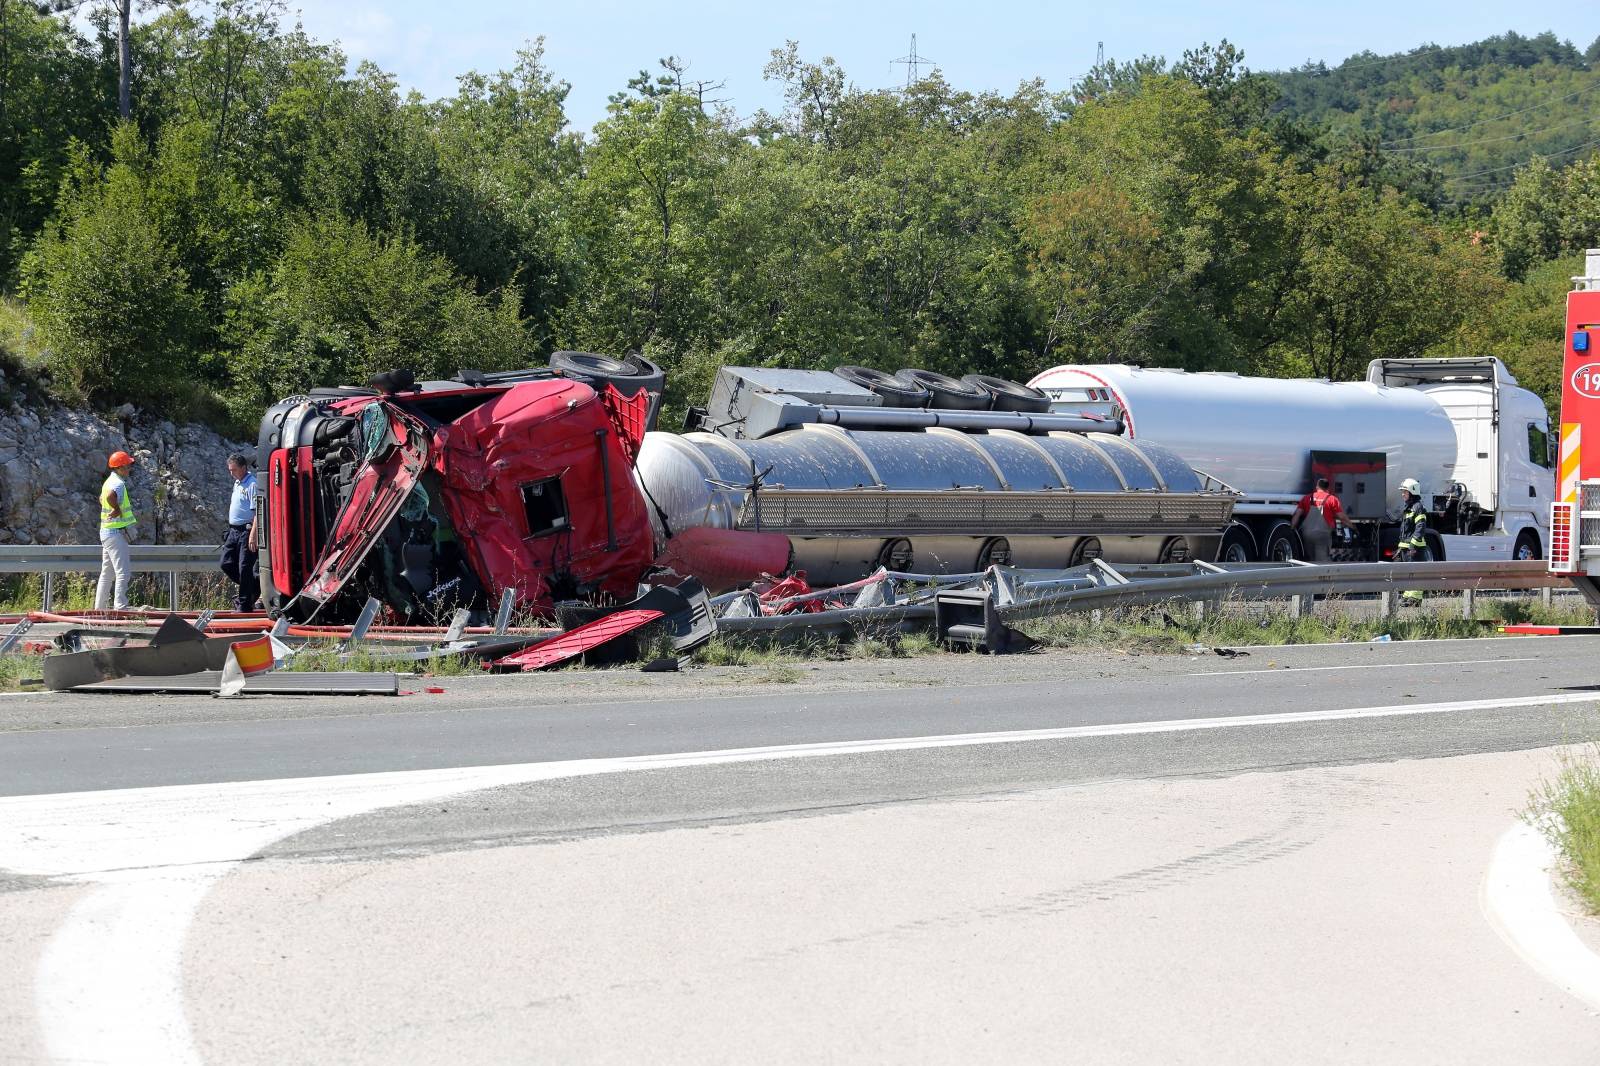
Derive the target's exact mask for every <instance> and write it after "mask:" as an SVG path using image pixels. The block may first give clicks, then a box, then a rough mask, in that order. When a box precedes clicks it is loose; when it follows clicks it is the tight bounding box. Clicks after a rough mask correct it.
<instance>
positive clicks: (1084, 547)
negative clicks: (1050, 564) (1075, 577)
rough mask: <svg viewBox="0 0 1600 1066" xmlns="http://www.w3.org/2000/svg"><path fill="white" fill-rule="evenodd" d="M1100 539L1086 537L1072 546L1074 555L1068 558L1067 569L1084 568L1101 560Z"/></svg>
mask: <svg viewBox="0 0 1600 1066" xmlns="http://www.w3.org/2000/svg"><path fill="white" fill-rule="evenodd" d="M1100 554H1101V548H1100V538H1099V537H1084V538H1083V539H1082V540H1080V541H1078V543H1076V544H1074V545H1073V546H1072V554H1071V555H1069V556H1068V557H1067V567H1068V568H1069V569H1070V568H1072V567H1074V566H1082V565H1083V564H1084V563H1091V562H1094V560H1096V559H1098V558H1100Z"/></svg>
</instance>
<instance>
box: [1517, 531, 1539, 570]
mask: <svg viewBox="0 0 1600 1066" xmlns="http://www.w3.org/2000/svg"><path fill="white" fill-rule="evenodd" d="M1511 558H1513V559H1515V560H1517V561H1518V562H1523V563H1525V562H1528V561H1529V560H1530V559H1543V558H1544V549H1543V548H1542V547H1541V546H1540V544H1539V534H1537V533H1535V532H1534V531H1533V530H1531V529H1524V530H1523V531H1522V532H1521V533H1518V534H1517V545H1516V547H1514V548H1512V549H1511Z"/></svg>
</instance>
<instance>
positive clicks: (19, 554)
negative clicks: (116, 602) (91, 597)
mask: <svg viewBox="0 0 1600 1066" xmlns="http://www.w3.org/2000/svg"><path fill="white" fill-rule="evenodd" d="M128 548H129V554H130V556H131V557H132V561H133V572H134V573H136V574H149V573H158V574H159V573H164V574H166V575H167V606H168V607H170V608H172V609H174V610H176V609H177V607H178V575H179V574H198V573H211V572H213V571H215V570H216V569H217V557H218V556H219V555H220V554H221V552H222V546H221V545H220V544H130V545H129V546H128ZM99 569H100V545H98V544H0V574H40V575H42V576H43V578H44V590H43V595H42V596H41V597H40V598H41V601H42V603H41V606H42V607H43V609H44V610H46V611H48V610H50V609H51V608H52V607H53V606H54V602H53V601H54V597H55V581H54V578H55V575H56V574H76V573H93V572H94V571H97V570H99Z"/></svg>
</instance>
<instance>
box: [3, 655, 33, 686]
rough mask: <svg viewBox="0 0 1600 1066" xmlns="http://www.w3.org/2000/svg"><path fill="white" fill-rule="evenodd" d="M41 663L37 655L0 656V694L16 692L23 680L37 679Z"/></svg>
mask: <svg viewBox="0 0 1600 1066" xmlns="http://www.w3.org/2000/svg"><path fill="white" fill-rule="evenodd" d="M42 661H43V660H42V659H41V658H40V657H39V656H37V655H0V692H16V691H18V690H19V689H21V688H22V679H23V678H25V677H38V676H39V675H40V673H41V671H42V667H41V666H40V663H41V662H42Z"/></svg>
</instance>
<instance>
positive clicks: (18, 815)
mask: <svg viewBox="0 0 1600 1066" xmlns="http://www.w3.org/2000/svg"><path fill="white" fill-rule="evenodd" d="M1596 702H1600V694H1595V693H1562V694H1553V695H1542V696H1523V697H1516V698H1512V699H1501V700H1466V701H1459V702H1454V703H1431V704H1428V703H1425V704H1411V705H1407V704H1397V705H1391V706H1384V707H1349V708H1341V709H1334V710H1319V711H1295V712H1286V713H1282V714H1270V715H1256V716H1250V715H1238V716H1230V717H1224V718H1189V719H1180V720H1175V721H1165V722H1127V723H1121V724H1111V725H1096V726H1069V727H1064V728H1059V729H1032V730H1021V731H1013V732H993V733H962V734H952V735H943V736H923V737H899V738H889V739H880V740H863V741H841V742H828V743H818V744H794V745H783V746H772V747H756V748H735V749H730V750H724V751H706V752H688V753H680V754H662V755H645V756H629V757H623V758H610V759H582V760H572V761H567V762H546V763H524V764H518V765H508V766H473V767H459V768H449V769H438V770H402V771H392V772H387V773H374V774H347V775H341V776H329V777H308V778H286V779H278V780H270V781H241V782H226V783H218V784H199V785H163V786H156V787H150V788H135V789H120V790H108V791H102V792H72V793H57V794H54V795H43V796H13V797H7V798H0V867H3V868H6V869H9V870H12V871H15V872H17V873H24V874H36V875H45V876H56V877H63V878H67V879H71V880H74V881H80V882H86V883H90V884H95V885H97V886H98V887H97V888H96V889H95V890H94V891H92V892H91V893H89V894H88V895H87V896H86V897H85V898H84V899H83V900H82V901H80V902H79V904H78V905H77V906H76V907H75V908H74V909H73V910H72V911H71V912H70V913H69V914H68V916H67V918H66V920H65V921H64V922H63V923H62V925H61V926H60V927H59V928H58V929H57V931H56V933H55V935H54V936H53V937H52V939H51V940H50V942H49V943H48V944H47V946H46V949H45V954H44V957H43V959H42V960H41V963H40V967H39V972H38V975H37V979H36V982H35V1003H36V1006H37V1010H38V1015H39V1024H40V1029H41V1032H42V1033H43V1035H44V1039H45V1044H46V1047H47V1048H48V1050H49V1052H50V1054H51V1055H52V1056H53V1057H55V1058H58V1059H63V1060H68V1061H104V1062H125V1061H149V1062H162V1063H174V1064H181V1063H198V1062H199V1061H200V1058H199V1054H198V1051H197V1049H196V1048H195V1044H194V1038H193V1035H192V1033H191V1031H190V1029H189V1024H188V1019H187V1016H186V1014H185V1011H184V993H183V965H182V964H183V945H184V932H185V930H186V929H187V928H188V926H189V923H190V922H191V920H192V918H193V915H194V911H195V908H196V907H197V906H198V905H199V903H200V901H201V900H202V899H203V898H204V896H205V894H206V892H207V891H208V890H209V888H210V886H211V885H212V884H213V883H214V882H215V881H216V880H218V879H219V878H221V877H223V876H225V875H226V874H227V873H228V872H229V871H230V870H232V869H233V868H234V867H235V866H236V865H238V863H240V862H242V861H243V860H245V859H247V858H249V857H250V856H251V855H253V854H255V853H257V852H259V851H260V850H261V849H263V848H265V847H267V846H268V845H270V844H272V843H273V842H274V841H277V840H281V839H283V838H284V837H288V836H292V835H293V834H295V833H298V832H302V831H304V830H306V829H310V828H313V827H315V826H317V825H321V824H324V823H326V822H331V821H337V820H339V819H342V818H348V817H352V816H354V815H357V814H363V813H366V812H369V811H374V810H380V809H382V808H385V807H395V806H405V805H409V804H414V803H423V802H427V801H430V800H435V799H439V798H441V797H444V796H449V795H454V794H457V793H461V792H471V791H476V790H480V789H486V788H495V787H500V786H505V785H515V784H524V783H529V782H533V781H544V780H553V779H557V778H566V777H579V776H587V775H592V774H605V773H628V772H637V771H641V770H662V769H671V768H677V767H691V766H710V765H716V764H723V763H738V762H755V761H760V760H765V759H794V758H816V757H820V756H829V755H850V754H868V753H874V752H891V751H909V750H916V749H930V748H953V747H966V746H974V745H983V744H1016V743H1026V742H1030V741H1042V740H1070V739H1075V738H1082V737H1104V736H1124V735H1135V734H1147V733H1177V732H1186V731H1199V730H1207V729H1228V728H1240V727H1245V726H1273V725H1288V724H1293V723H1298V722H1318V721H1337V720H1341V719H1359V718H1380V717H1390V716H1406V715H1419V714H1447V713H1453V712H1466V711H1476V710H1487V709H1495V708H1505V707H1531V706H1557V705H1564V704H1576V703H1596Z"/></svg>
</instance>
